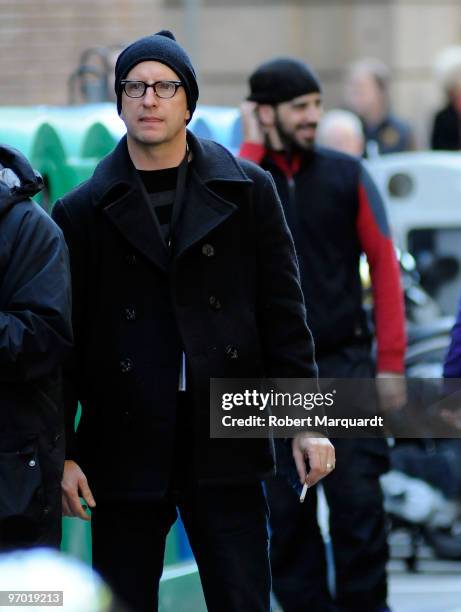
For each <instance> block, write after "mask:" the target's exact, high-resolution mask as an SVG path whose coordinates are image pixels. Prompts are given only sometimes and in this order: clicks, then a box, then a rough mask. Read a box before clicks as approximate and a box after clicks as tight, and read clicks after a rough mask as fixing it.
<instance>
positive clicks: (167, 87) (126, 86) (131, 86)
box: [120, 81, 182, 98]
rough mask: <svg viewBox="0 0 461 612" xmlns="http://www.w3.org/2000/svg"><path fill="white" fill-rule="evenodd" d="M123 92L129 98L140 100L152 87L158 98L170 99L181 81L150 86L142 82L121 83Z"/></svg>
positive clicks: (156, 83) (157, 82)
mask: <svg viewBox="0 0 461 612" xmlns="http://www.w3.org/2000/svg"><path fill="white" fill-rule="evenodd" d="M120 84H121V86H122V87H123V91H124V92H125V93H126V95H127V96H128V97H129V98H142V97H143V96H144V94H145V93H146V91H147V88H148V87H152V89H153V90H154V92H155V95H156V96H158V97H159V98H172V97H173V96H174V95H175V93H176V92H177V91H178V87H181V85H182V83H181V81H155V83H152V85H149V84H148V83H144V81H121V83H120Z"/></svg>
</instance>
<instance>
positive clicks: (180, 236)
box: [173, 168, 238, 258]
mask: <svg viewBox="0 0 461 612" xmlns="http://www.w3.org/2000/svg"><path fill="white" fill-rule="evenodd" d="M190 173H191V176H190V178H189V181H188V186H187V195H186V198H185V201H184V202H183V206H182V210H181V216H180V218H179V221H178V225H177V228H176V231H175V238H174V242H173V257H174V258H179V257H181V255H182V254H183V253H184V252H185V251H187V250H188V249H189V248H190V247H191V246H192V245H193V244H195V243H196V242H199V241H200V240H202V238H204V237H205V236H206V235H207V234H209V233H210V232H211V231H212V230H213V229H214V228H215V227H217V226H218V225H220V224H221V223H223V222H224V221H225V220H226V219H227V218H228V217H230V216H231V215H232V214H233V213H234V212H235V211H236V210H237V208H238V207H237V206H236V205H235V204H233V203H232V202H228V201H227V200H223V199H222V198H220V197H219V196H217V195H216V194H214V193H213V192H212V191H210V189H209V188H208V187H207V186H206V185H205V184H204V183H203V182H202V181H201V180H200V177H198V175H197V173H196V171H195V170H194V169H193V168H191V169H190Z"/></svg>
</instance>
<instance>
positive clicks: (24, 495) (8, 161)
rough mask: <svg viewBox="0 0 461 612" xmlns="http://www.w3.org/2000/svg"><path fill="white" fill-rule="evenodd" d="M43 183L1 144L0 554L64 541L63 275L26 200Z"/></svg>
mask: <svg viewBox="0 0 461 612" xmlns="http://www.w3.org/2000/svg"><path fill="white" fill-rule="evenodd" d="M42 186H43V182H42V179H41V177H40V176H39V175H38V174H36V173H35V172H34V171H33V170H32V168H31V166H30V165H29V162H28V161H27V160H26V159H25V157H24V156H23V155H22V154H21V153H19V151H16V150H15V149H13V148H10V147H7V146H0V550H1V549H10V548H15V547H19V546H31V545H50V546H59V544H60V540H61V493H60V491H61V476H62V470H63V464H64V435H63V434H64V432H63V429H64V416H63V410H62V396H61V376H60V371H61V365H62V362H63V360H64V358H65V354H66V351H68V350H69V349H70V347H71V344H72V328H71V312H70V306H71V297H70V273H69V264H68V254H67V247H66V244H65V242H64V238H63V235H62V232H61V231H60V229H59V228H58V227H57V226H56V224H55V223H54V222H53V221H52V220H51V219H50V217H49V216H48V215H47V214H46V213H45V212H44V211H43V210H42V209H41V208H40V207H39V206H38V205H37V204H35V203H34V202H33V201H32V200H31V199H30V198H31V196H33V195H35V194H36V193H38V192H39V191H40V189H41V188H42Z"/></svg>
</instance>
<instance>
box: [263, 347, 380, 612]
mask: <svg viewBox="0 0 461 612" xmlns="http://www.w3.org/2000/svg"><path fill="white" fill-rule="evenodd" d="M318 362H319V370H320V375H321V376H323V377H343V378H369V377H371V376H372V375H373V367H372V363H371V360H370V356H369V350H368V347H367V346H360V345H359V346H352V347H345V348H344V349H342V350H341V351H338V352H337V353H335V354H334V355H330V356H328V357H327V358H323V359H322V358H321V359H319V360H318ZM333 443H334V445H335V449H336V469H335V471H334V472H333V473H332V474H330V475H329V476H327V477H326V478H325V479H324V480H323V486H324V490H325V495H326V498H327V501H328V505H329V510H330V535H331V539H332V545H333V552H334V560H335V573H336V596H335V598H334V601H333V599H332V597H331V596H330V594H329V592H328V588H327V582H326V561H325V550H324V544H323V541H322V538H321V535H320V531H319V527H318V524H317V518H316V492H315V488H313V489H311V490H309V491H308V494H307V497H306V501H305V502H304V504H300V503H299V497H298V496H297V495H296V494H295V492H294V491H293V490H292V489H291V487H290V486H289V485H288V484H287V482H286V481H285V480H284V479H283V478H282V477H277V478H275V479H273V480H272V481H270V482H267V494H268V501H269V506H270V512H271V517H270V525H271V531H272V535H271V564H272V576H273V588H274V593H275V595H276V596H277V599H278V600H279V602H280V604H281V605H282V607H283V609H284V611H285V612H377V611H378V610H380V609H383V608H385V605H386V598H387V576H386V563H387V560H388V546H387V531H386V520H385V514H384V509H383V498H382V492H381V487H380V483H379V476H380V475H381V474H382V473H383V472H385V471H386V470H387V468H388V451H387V444H386V441H385V440H380V439H362V440H359V439H355V440H346V439H341V440H334V441H333Z"/></svg>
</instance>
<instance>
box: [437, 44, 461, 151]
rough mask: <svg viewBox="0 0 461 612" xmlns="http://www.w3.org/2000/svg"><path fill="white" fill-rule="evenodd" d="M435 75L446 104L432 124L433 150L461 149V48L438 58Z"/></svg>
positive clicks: (447, 50)
mask: <svg viewBox="0 0 461 612" xmlns="http://www.w3.org/2000/svg"><path fill="white" fill-rule="evenodd" d="M434 69H435V74H436V76H437V77H438V80H439V82H440V84H441V86H442V88H443V90H444V94H445V98H446V103H445V106H444V107H443V108H441V109H440V110H438V111H437V112H436V113H435V115H434V119H433V122H432V131H431V149H434V150H441V151H459V150H460V149H461V47H460V46H457V45H453V46H450V47H446V48H445V49H443V50H442V51H441V52H440V53H439V54H438V56H437V58H436V61H435V65H434Z"/></svg>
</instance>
